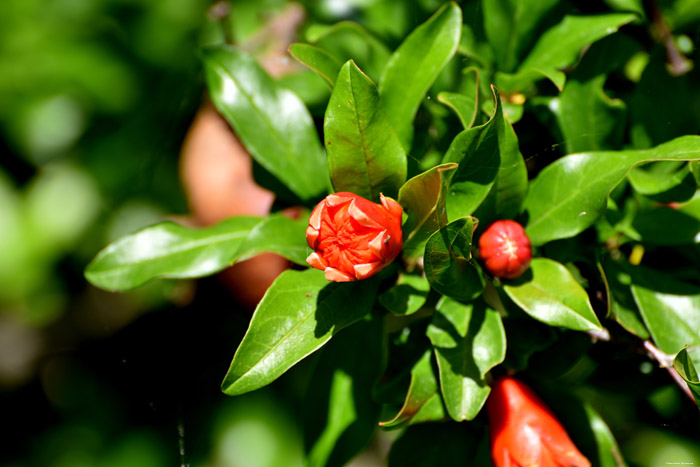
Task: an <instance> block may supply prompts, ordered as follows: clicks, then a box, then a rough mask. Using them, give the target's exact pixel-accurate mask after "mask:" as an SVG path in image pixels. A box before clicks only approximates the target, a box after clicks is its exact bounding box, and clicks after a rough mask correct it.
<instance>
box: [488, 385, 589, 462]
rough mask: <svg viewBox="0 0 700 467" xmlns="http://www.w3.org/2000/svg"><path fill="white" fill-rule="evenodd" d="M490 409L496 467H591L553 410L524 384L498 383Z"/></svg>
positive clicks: (492, 446) (494, 389) (490, 396)
mask: <svg viewBox="0 0 700 467" xmlns="http://www.w3.org/2000/svg"><path fill="white" fill-rule="evenodd" d="M486 408H487V410H488V413H489V428H490V432H491V457H492V458H493V463H494V465H495V466H496V467H505V466H516V465H521V466H535V465H537V466H540V467H543V466H546V467H549V466H566V467H590V465H591V463H590V462H589V461H588V459H586V458H585V457H584V456H583V454H581V453H580V452H579V450H578V449H577V448H576V446H575V445H574V443H573V442H572V441H571V438H569V435H567V434H566V431H565V430H564V428H563V427H562V426H561V424H560V423H559V422H558V421H557V419H556V418H554V415H552V412H551V411H550V410H549V408H548V407H547V406H546V405H544V402H542V401H541V400H540V399H539V398H538V397H537V395H535V393H534V392H532V389H530V388H529V387H527V386H526V385H525V384H523V383H521V382H520V381H518V380H516V379H513V378H510V377H505V378H501V379H499V380H497V381H496V382H495V383H494V384H493V387H492V389H491V394H490V395H489V398H488V400H487V401H486Z"/></svg>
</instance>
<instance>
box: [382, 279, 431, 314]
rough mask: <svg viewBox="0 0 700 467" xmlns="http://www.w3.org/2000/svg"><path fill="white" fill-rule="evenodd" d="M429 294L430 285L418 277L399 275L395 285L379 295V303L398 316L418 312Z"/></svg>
mask: <svg viewBox="0 0 700 467" xmlns="http://www.w3.org/2000/svg"><path fill="white" fill-rule="evenodd" d="M429 292H430V283H429V282H428V281H427V280H426V279H425V278H423V277H422V276H419V275H413V274H400V275H399V279H398V280H397V281H396V284H395V285H394V286H393V287H392V288H390V289H389V290H387V291H386V292H384V293H382V294H381V295H379V297H378V300H379V303H381V304H382V306H383V307H384V308H386V309H387V310H389V311H391V312H392V313H393V314H395V315H398V316H405V315H410V314H413V313H415V312H416V311H418V310H420V309H421V307H422V306H423V305H424V304H425V300H426V298H427V297H428V293H429Z"/></svg>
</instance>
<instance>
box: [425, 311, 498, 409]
mask: <svg viewBox="0 0 700 467" xmlns="http://www.w3.org/2000/svg"><path fill="white" fill-rule="evenodd" d="M427 335H428V337H429V338H430V342H431V343H432V344H433V348H434V349H435V355H436V357H437V361H438V367H439V369H440V387H441V390H442V396H443V399H444V401H445V407H447V411H448V413H449V414H450V417H452V419H453V420H455V421H462V420H472V419H473V418H474V417H476V415H477V414H478V413H479V411H480V410H481V407H482V406H483V405H484V402H486V398H487V397H488V395H489V392H491V389H490V388H489V386H488V385H487V384H486V382H485V381H484V377H485V376H486V373H487V372H488V371H489V370H490V369H491V368H493V367H494V366H496V365H498V364H499V363H501V362H502V361H503V359H504V358H505V356H506V334H505V331H504V329H503V323H502V322H501V316H500V315H499V314H498V312H497V311H496V310H493V309H491V308H489V307H488V306H486V304H485V303H484V302H483V301H480V300H479V301H476V302H473V303H468V304H465V303H460V302H457V301H455V300H451V299H449V298H446V297H445V298H443V299H442V300H441V301H440V302H439V303H438V306H437V309H436V311H435V314H434V315H433V320H432V322H431V323H430V325H429V326H428V330H427Z"/></svg>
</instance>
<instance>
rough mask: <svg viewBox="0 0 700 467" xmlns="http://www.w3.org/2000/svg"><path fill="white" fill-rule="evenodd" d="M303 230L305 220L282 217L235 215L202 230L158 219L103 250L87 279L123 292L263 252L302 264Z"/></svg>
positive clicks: (304, 252) (198, 274)
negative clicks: (149, 282) (156, 222)
mask: <svg viewBox="0 0 700 467" xmlns="http://www.w3.org/2000/svg"><path fill="white" fill-rule="evenodd" d="M305 232H306V222H304V221H294V220H291V219H288V218H286V217H284V216H282V215H273V216H270V217H267V218H259V217H233V218H231V219H227V220H225V221H222V222H220V223H219V224H216V225H214V226H212V227H206V228H201V229H191V228H188V227H184V226H182V225H179V224H176V223H174V222H161V223H159V224H155V225H152V226H150V227H146V228H145V229H143V230H140V231H138V232H136V233H133V234H131V235H127V236H126V237H122V238H121V239H119V240H117V241H116V242H114V243H112V244H111V245H109V246H108V247H107V248H105V249H104V250H102V251H101V252H100V253H99V254H98V255H97V256H96V257H95V259H93V260H92V262H91V263H90V264H88V266H87V268H86V269H85V277H86V278H87V279H88V280H89V281H90V283H92V284H93V285H95V286H97V287H100V288H103V289H105V290H112V291H124V290H129V289H133V288H135V287H138V286H140V285H142V284H145V283H146V282H148V281H149V280H151V279H155V278H177V279H182V278H192V277H202V276H207V275H210V274H214V273H215V272H218V271H221V270H222V269H224V268H226V267H228V266H230V265H232V264H234V263H235V262H237V261H242V260H244V259H247V258H250V257H251V256H254V255H257V254H259V253H263V252H272V253H277V254H279V255H282V256H284V257H285V258H287V259H289V260H291V261H294V262H295V263H297V264H301V265H305V264H306V256H307V253H308V252H307V250H308V246H307V245H306V235H305Z"/></svg>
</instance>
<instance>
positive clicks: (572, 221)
mask: <svg viewBox="0 0 700 467" xmlns="http://www.w3.org/2000/svg"><path fill="white" fill-rule="evenodd" d="M698 159H700V136H682V137H680V138H676V139H674V140H672V141H669V142H668V143H664V144H661V145H659V146H656V147H655V148H651V149H642V150H628V151H600V152H584V153H579V154H571V155H568V156H566V157H563V158H561V159H559V160H557V161H556V162H554V163H552V164H550V165H548V166H547V167H546V168H545V169H544V170H542V172H540V173H539V175H538V176H537V177H536V178H535V180H533V181H532V182H531V183H530V189H529V192H528V196H527V199H526V200H525V210H526V211H527V213H528V216H529V220H528V224H527V227H526V231H527V234H528V235H529V236H530V240H531V241H532V243H533V245H542V244H544V243H547V242H549V241H551V240H556V239H560V238H567V237H573V236H574V235H576V234H578V233H580V232H582V231H583V230H585V229H586V228H588V227H590V226H591V225H593V223H595V221H596V220H598V219H599V218H600V216H601V215H602V214H603V213H604V212H605V208H606V206H607V197H608V195H609V194H610V192H611V191H612V190H613V188H615V187H616V186H617V185H618V184H619V183H620V182H621V181H622V179H623V178H624V177H625V175H626V174H627V173H628V172H629V170H630V169H631V168H633V167H634V166H636V165H638V164H641V163H642V162H647V161H655V160H698Z"/></svg>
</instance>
